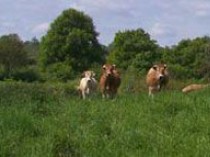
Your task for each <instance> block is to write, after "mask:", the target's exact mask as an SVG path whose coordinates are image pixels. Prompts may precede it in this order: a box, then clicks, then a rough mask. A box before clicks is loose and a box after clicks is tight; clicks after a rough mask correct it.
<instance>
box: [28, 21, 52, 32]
mask: <svg viewBox="0 0 210 157" xmlns="http://www.w3.org/2000/svg"><path fill="white" fill-rule="evenodd" d="M49 25H50V24H49V23H48V22H45V23H41V24H38V25H37V26H35V27H34V28H33V30H32V32H33V33H45V32H46V31H47V30H48V29H49Z"/></svg>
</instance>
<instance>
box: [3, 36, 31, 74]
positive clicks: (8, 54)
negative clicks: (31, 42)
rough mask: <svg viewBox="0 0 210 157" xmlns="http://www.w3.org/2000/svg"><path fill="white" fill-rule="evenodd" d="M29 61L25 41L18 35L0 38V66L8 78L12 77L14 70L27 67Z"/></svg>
mask: <svg viewBox="0 0 210 157" xmlns="http://www.w3.org/2000/svg"><path fill="white" fill-rule="evenodd" d="M27 61H28V60H27V53H26V51H24V44H23V41H22V40H21V39H20V38H19V36H18V35H17V34H9V35H3V36H1V37H0V64H1V66H2V67H3V70H4V73H5V75H6V76H7V77H11V74H12V72H14V70H17V69H18V68H20V67H22V66H24V65H26V64H27Z"/></svg>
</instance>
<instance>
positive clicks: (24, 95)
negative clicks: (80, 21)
mask: <svg viewBox="0 0 210 157" xmlns="http://www.w3.org/2000/svg"><path fill="white" fill-rule="evenodd" d="M74 84H75V83H72V84H69V83H68V84H67V83H58V84H50V83H48V84H46V83H45V84H41V83H31V84H29V83H22V82H12V81H11V82H1V83H0V156H1V157H139V156H145V157H187V156H193V157H207V156H210V96H209V93H210V89H205V90H202V91H199V92H194V93H189V94H183V93H181V92H180V90H178V86H177V85H175V83H173V82H172V85H173V86H174V87H175V86H176V87H177V89H175V90H172V89H168V90H164V91H162V92H160V93H158V94H157V95H155V97H154V99H150V98H149V97H148V93H147V92H146V91H145V89H142V91H141V90H138V91H139V92H135V91H134V92H131V91H132V90H134V88H138V87H137V86H134V85H132V84H131V85H125V84H124V85H123V86H122V88H121V89H120V92H119V95H118V97H117V98H115V99H112V100H103V99H102V98H101V96H100V95H99V94H96V95H95V97H92V98H90V99H87V100H81V99H79V97H78V95H77V93H76V92H75V90H74ZM180 86H182V85H180ZM171 88H173V87H171Z"/></svg>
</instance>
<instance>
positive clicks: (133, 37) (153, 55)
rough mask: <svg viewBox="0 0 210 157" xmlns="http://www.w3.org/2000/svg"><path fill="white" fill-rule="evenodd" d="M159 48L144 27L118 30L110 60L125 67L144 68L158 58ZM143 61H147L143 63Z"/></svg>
mask: <svg viewBox="0 0 210 157" xmlns="http://www.w3.org/2000/svg"><path fill="white" fill-rule="evenodd" d="M157 48H158V46H157V44H156V41H154V40H151V39H150V35H149V34H148V33H146V32H145V31H144V30H143V29H140V28H139V29H137V30H127V31H124V32H118V33H117V34H116V36H115V39H114V41H113V43H112V45H111V52H110V55H109V57H108V61H109V62H113V63H115V64H117V65H119V66H120V67H121V68H123V69H127V68H128V67H129V66H130V65H133V66H134V67H136V68H139V69H140V70H142V69H144V68H148V65H151V64H152V63H153V62H154V61H155V60H156V59H157ZM142 61H143V62H144V61H145V62H146V63H145V62H144V63H143V64H141V63H142Z"/></svg>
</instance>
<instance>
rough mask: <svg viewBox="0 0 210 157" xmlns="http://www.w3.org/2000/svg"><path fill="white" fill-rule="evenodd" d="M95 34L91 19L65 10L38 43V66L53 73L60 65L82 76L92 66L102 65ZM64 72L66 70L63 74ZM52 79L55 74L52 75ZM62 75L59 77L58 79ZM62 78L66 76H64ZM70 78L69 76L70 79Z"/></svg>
mask: <svg viewBox="0 0 210 157" xmlns="http://www.w3.org/2000/svg"><path fill="white" fill-rule="evenodd" d="M97 36H98V33H97V32H96V31H95V27H94V24H93V21H92V19H91V18H90V17H89V16H88V15H86V14H84V13H83V12H80V11H77V10H75V9H68V10H65V11H63V13H62V14H61V15H60V16H59V17H58V18H57V19H55V21H54V22H53V23H52V24H51V25H50V29H49V31H48V32H47V34H46V35H45V36H44V37H43V38H42V40H41V51H40V63H41V64H40V65H41V67H42V69H44V70H47V69H48V67H54V68H50V69H51V70H50V71H51V73H52V72H53V69H55V71H54V72H55V73H56V71H57V69H58V68H56V67H55V66H56V65H59V67H62V66H61V64H64V65H65V67H66V66H69V69H71V71H72V69H73V70H74V71H72V73H75V72H76V73H77V72H81V71H83V70H85V69H87V68H89V67H90V66H91V65H92V64H96V63H101V62H102V61H103V57H104V56H103V53H102V52H103V50H102V47H101V45H100V44H99V42H98V40H97ZM67 71H69V70H67ZM64 72H66V70H64ZM54 75H55V74H54ZM60 75H62V74H59V76H60ZM64 75H65V76H66V75H68V74H64ZM70 75H71V74H70V73H69V76H70Z"/></svg>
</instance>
